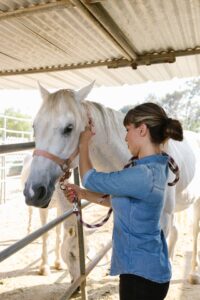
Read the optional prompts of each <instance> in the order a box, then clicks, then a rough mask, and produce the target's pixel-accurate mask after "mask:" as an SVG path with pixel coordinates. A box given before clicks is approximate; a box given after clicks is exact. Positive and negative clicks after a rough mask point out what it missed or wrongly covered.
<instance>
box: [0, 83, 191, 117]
mask: <svg viewBox="0 0 200 300" xmlns="http://www.w3.org/2000/svg"><path fill="white" fill-rule="evenodd" d="M185 80H186V79H177V78H174V79H172V80H170V81H162V82H150V81H149V82H147V83H144V84H136V85H132V86H131V85H124V86H120V87H105V86H102V87H99V88H95V87H94V88H93V89H92V91H91V92H90V94H89V95H88V97H87V100H91V101H95V102H99V103H101V104H103V105H105V106H107V107H111V108H113V109H116V110H119V109H120V108H122V107H123V106H126V105H134V104H136V103H138V102H143V101H145V98H147V96H148V95H149V94H155V95H157V96H159V97H161V96H164V95H165V94H166V93H172V92H173V91H174V90H175V89H176V90H177V89H181V88H183V86H184V82H185ZM44 87H45V86H44ZM80 88H81V86H80ZM41 102H42V100H41V96H40V92H39V90H2V91H1V90H0V114H2V113H3V112H4V111H5V109H6V108H10V107H12V108H13V109H15V110H16V111H20V112H22V113H24V114H27V115H29V116H31V117H32V118H34V116H35V115H36V113H37V111H38V109H39V107H40V105H41Z"/></svg>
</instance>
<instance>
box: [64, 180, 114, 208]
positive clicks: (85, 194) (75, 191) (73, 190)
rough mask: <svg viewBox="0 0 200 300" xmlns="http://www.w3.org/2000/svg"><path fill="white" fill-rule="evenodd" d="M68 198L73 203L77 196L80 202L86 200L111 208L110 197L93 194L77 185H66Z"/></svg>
mask: <svg viewBox="0 0 200 300" xmlns="http://www.w3.org/2000/svg"><path fill="white" fill-rule="evenodd" d="M66 188H67V191H66V196H67V198H68V200H69V201H70V202H73V200H74V197H75V196H77V197H78V199H79V200H81V199H86V200H88V201H89V202H92V203H95V204H100V205H103V206H107V207H111V203H110V196H109V195H104V194H101V193H95V192H91V191H89V190H86V189H82V188H80V187H79V186H78V185H76V184H70V183H68V184H66Z"/></svg>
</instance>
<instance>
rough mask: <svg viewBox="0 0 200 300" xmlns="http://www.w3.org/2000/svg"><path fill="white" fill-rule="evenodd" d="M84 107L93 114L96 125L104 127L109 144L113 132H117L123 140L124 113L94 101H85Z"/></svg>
mask: <svg viewBox="0 0 200 300" xmlns="http://www.w3.org/2000/svg"><path fill="white" fill-rule="evenodd" d="M82 105H83V106H84V108H85V110H86V111H89V113H91V116H92V119H93V122H94V124H98V126H100V127H102V129H103V130H104V131H105V132H106V134H107V141H108V143H109V141H111V137H112V135H113V132H117V135H118V136H119V137H121V139H122V140H123V138H122V128H123V118H124V114H123V113H122V112H120V111H117V110H114V109H112V108H109V107H105V106H104V105H103V104H100V103H97V102H93V101H83V102H82ZM123 141H124V140H123Z"/></svg>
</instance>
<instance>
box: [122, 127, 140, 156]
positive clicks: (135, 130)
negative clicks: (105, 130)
mask: <svg viewBox="0 0 200 300" xmlns="http://www.w3.org/2000/svg"><path fill="white" fill-rule="evenodd" d="M126 131H127V133H126V137H125V141H126V143H127V145H128V148H129V151H130V152H131V153H132V155H133V156H138V155H139V152H140V141H141V136H140V132H141V128H140V126H139V127H135V125H134V124H130V125H127V126H126Z"/></svg>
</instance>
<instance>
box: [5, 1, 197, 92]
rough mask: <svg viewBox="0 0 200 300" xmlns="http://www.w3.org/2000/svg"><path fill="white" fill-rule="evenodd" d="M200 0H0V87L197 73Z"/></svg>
mask: <svg viewBox="0 0 200 300" xmlns="http://www.w3.org/2000/svg"><path fill="white" fill-rule="evenodd" d="M199 15H200V2H199V0H168V1H164V0H140V1H138V0H99V1H98V0H0V88H1V89H3V88H36V87H37V81H40V82H41V83H43V84H45V86H46V87H49V88H65V87H67V88H69V87H72V88H76V87H80V86H81V85H83V84H85V83H88V82H91V81H92V80H96V85H97V86H100V85H107V86H113V85H123V84H135V83H141V82H145V81H148V80H152V81H157V80H169V79H171V78H174V77H191V76H199V75H200V31H199V28H200V18H199Z"/></svg>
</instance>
